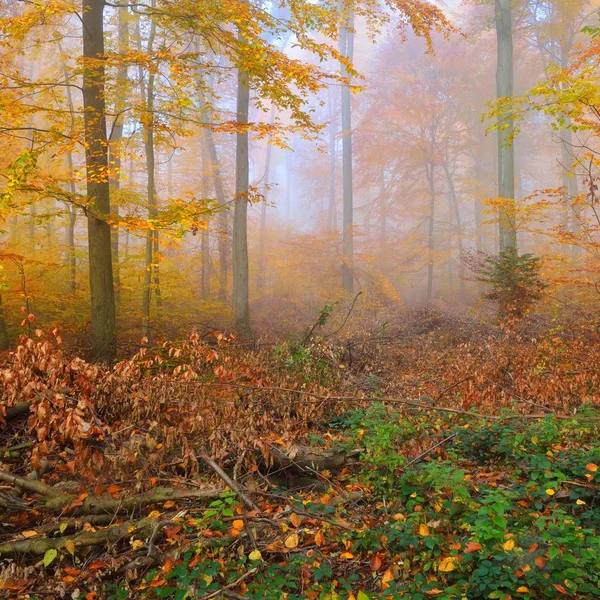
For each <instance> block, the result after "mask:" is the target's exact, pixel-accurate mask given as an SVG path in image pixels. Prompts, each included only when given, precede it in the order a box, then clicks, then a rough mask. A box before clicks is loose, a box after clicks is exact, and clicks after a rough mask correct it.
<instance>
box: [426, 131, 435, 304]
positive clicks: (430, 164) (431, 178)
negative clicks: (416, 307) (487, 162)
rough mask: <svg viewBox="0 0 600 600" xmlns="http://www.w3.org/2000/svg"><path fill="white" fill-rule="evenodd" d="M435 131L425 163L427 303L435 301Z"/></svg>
mask: <svg viewBox="0 0 600 600" xmlns="http://www.w3.org/2000/svg"><path fill="white" fill-rule="evenodd" d="M435 131H436V127H435V125H434V124H432V125H431V127H430V132H429V135H430V140H429V154H430V158H429V160H428V161H427V162H426V163H425V174H426V176H427V183H428V184H429V223H428V228H427V297H426V298H427V302H430V301H431V300H432V299H433V267H434V264H433V263H434V261H433V252H434V249H435V246H434V239H433V233H434V228H435V196H436V191H435Z"/></svg>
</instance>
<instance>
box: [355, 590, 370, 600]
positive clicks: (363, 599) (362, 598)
mask: <svg viewBox="0 0 600 600" xmlns="http://www.w3.org/2000/svg"><path fill="white" fill-rule="evenodd" d="M356 600H369V596H367V595H366V594H365V593H364V592H363V591H362V590H360V591H359V592H358V594H357V595H356Z"/></svg>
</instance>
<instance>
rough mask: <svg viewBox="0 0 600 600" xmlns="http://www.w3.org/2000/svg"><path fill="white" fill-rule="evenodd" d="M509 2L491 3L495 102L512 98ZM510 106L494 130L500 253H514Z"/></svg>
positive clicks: (515, 240) (513, 154)
mask: <svg viewBox="0 0 600 600" xmlns="http://www.w3.org/2000/svg"><path fill="white" fill-rule="evenodd" d="M511 2H512V0H495V17H496V35H497V40H498V63H497V69H496V93H497V97H498V99H501V98H512V96H513V87H514V61H513V31H512V7H511ZM511 108H512V106H511V104H510V103H509V104H508V105H507V106H506V109H505V110H504V111H503V114H502V115H501V116H500V117H499V128H498V195H499V196H500V197H501V198H503V199H504V201H503V205H502V207H501V209H500V222H499V236H500V251H503V250H515V251H516V249H517V229H516V222H515V218H516V215H515V202H514V198H515V151H514V143H513V134H514V119H513V117H512V115H511V114H510V111H511Z"/></svg>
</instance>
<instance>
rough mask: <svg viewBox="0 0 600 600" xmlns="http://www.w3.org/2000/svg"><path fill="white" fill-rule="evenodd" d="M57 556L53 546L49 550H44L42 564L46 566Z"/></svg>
mask: <svg viewBox="0 0 600 600" xmlns="http://www.w3.org/2000/svg"><path fill="white" fill-rule="evenodd" d="M57 556H58V552H57V551H56V550H55V549H54V548H50V550H46V554H44V560H43V561H42V562H43V563H44V566H45V567H47V566H49V565H50V564H52V561H53V560H54V559H55V558H56V557H57Z"/></svg>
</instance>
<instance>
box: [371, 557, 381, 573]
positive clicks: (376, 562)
mask: <svg viewBox="0 0 600 600" xmlns="http://www.w3.org/2000/svg"><path fill="white" fill-rule="evenodd" d="M379 569H381V557H380V556H379V554H376V555H375V556H374V557H373V558H372V559H371V571H373V572H375V571H379Z"/></svg>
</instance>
